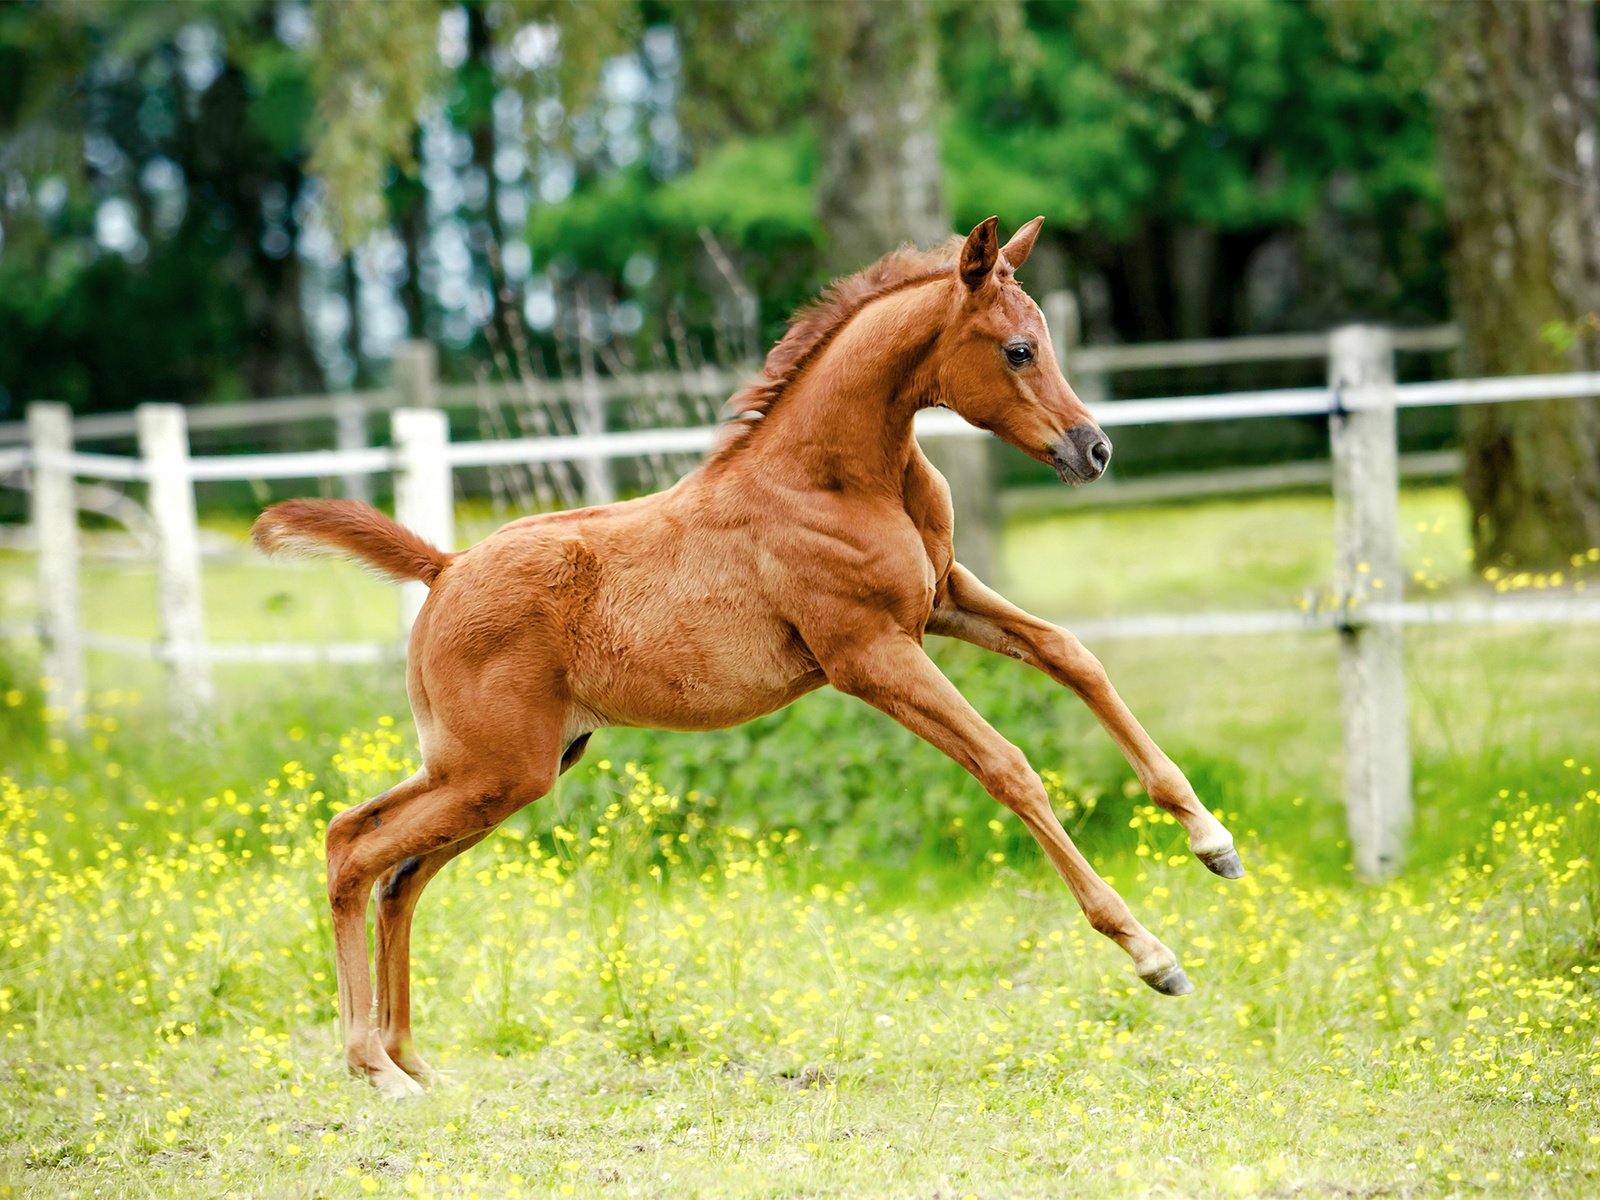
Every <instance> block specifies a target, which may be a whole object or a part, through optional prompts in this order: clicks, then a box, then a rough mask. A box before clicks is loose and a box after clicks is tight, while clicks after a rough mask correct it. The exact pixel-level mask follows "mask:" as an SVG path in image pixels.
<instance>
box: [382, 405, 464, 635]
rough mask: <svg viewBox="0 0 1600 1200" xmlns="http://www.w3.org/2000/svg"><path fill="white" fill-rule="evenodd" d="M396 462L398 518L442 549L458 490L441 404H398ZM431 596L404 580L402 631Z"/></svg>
mask: <svg viewBox="0 0 1600 1200" xmlns="http://www.w3.org/2000/svg"><path fill="white" fill-rule="evenodd" d="M393 430H394V448H395V454H396V456H397V458H398V460H399V461H398V462H397V463H396V465H395V476H394V512H395V519H396V520H398V521H399V522H400V524H402V525H404V526H405V527H406V528H408V529H410V530H412V531H413V532H415V533H418V534H420V535H421V536H422V537H425V538H427V539H428V541H430V542H432V543H433V544H434V545H436V546H438V547H439V548H440V549H441V550H450V549H452V548H453V547H454V546H455V536H456V535H455V490H454V486H453V481H452V479H451V473H450V462H449V460H448V459H447V458H445V448H446V447H447V446H448V445H449V444H450V425H449V422H448V421H446V419H445V415H444V413H443V412H441V411H440V410H439V409H437V408H399V409H396V410H395V412H394V417H393ZM427 598H428V585H427V584H425V583H404V584H401V585H400V632H401V636H403V637H404V636H409V635H410V633H411V625H412V622H414V621H415V620H416V619H417V613H419V612H421V611H422V602H423V601H424V600H426V599H427Z"/></svg>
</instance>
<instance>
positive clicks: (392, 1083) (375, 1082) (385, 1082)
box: [346, 1062, 427, 1100]
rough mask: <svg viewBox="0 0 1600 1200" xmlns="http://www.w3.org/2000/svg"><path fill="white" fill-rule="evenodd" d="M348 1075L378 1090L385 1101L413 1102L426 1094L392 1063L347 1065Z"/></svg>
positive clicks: (413, 1080) (420, 1086)
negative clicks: (370, 1065) (362, 1080)
mask: <svg viewBox="0 0 1600 1200" xmlns="http://www.w3.org/2000/svg"><path fill="white" fill-rule="evenodd" d="M346 1065H347V1066H348V1067H349V1070H350V1074H352V1075H354V1076H355V1077H356V1078H357V1079H365V1080H366V1081H367V1082H368V1083H370V1084H371V1085H372V1086H373V1087H375V1088H377V1089H378V1094H379V1095H380V1096H382V1097H383V1098H384V1099H385V1100H414V1099H416V1098H417V1097H418V1096H424V1095H426V1094H427V1093H426V1092H425V1091H424V1090H423V1087H422V1085H421V1084H420V1083H418V1082H417V1081H416V1080H415V1079H413V1078H411V1076H409V1075H407V1074H406V1073H405V1072H404V1071H402V1070H401V1069H400V1068H399V1067H397V1066H395V1065H394V1063H392V1062H384V1063H382V1064H381V1065H379V1066H372V1067H369V1066H367V1065H365V1064H363V1063H348V1064H346Z"/></svg>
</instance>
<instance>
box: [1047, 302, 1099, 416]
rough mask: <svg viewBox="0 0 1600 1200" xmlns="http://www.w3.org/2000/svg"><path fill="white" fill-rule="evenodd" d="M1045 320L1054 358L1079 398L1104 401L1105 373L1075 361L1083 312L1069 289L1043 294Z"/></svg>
mask: <svg viewBox="0 0 1600 1200" xmlns="http://www.w3.org/2000/svg"><path fill="white" fill-rule="evenodd" d="M1044 323H1045V326H1046V328H1048V329H1049V330H1050V340H1051V342H1053V343H1054V344H1055V348H1056V362H1057V363H1059V364H1060V366H1061V373H1062V374H1063V375H1065V376H1066V377H1067V382H1068V383H1069V384H1071V385H1072V390H1073V391H1074V392H1076V393H1077V394H1078V399H1080V400H1082V401H1083V402H1084V403H1085V404H1091V405H1092V404H1099V403H1101V402H1102V401H1104V400H1105V399H1106V397H1107V395H1108V393H1107V390H1106V377H1105V375H1104V373H1102V372H1100V371H1090V370H1085V369H1084V368H1083V367H1082V366H1081V365H1080V363H1079V361H1078V359H1079V352H1080V351H1081V350H1082V349H1083V314H1082V312H1081V311H1080V310H1079V308H1078V298H1077V297H1076V296H1074V295H1073V294H1072V293H1071V292H1065V291H1062V292H1051V293H1050V294H1049V295H1047V296H1046V297H1045V298H1044Z"/></svg>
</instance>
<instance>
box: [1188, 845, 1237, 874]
mask: <svg viewBox="0 0 1600 1200" xmlns="http://www.w3.org/2000/svg"><path fill="white" fill-rule="evenodd" d="M1195 857H1196V858H1198V859H1199V860H1200V861H1201V862H1202V863H1204V864H1205V867H1206V870H1208V871H1210V872H1211V873H1212V874H1213V875H1221V876H1222V877H1223V878H1224V879H1243V878H1244V864H1243V863H1242V862H1240V861H1239V852H1238V851H1237V850H1235V849H1234V848H1233V847H1232V846H1229V847H1228V848H1227V849H1226V850H1212V851H1209V852H1208V853H1205V854H1201V853H1200V852H1199V851H1196V852H1195Z"/></svg>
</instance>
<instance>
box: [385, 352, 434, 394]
mask: <svg viewBox="0 0 1600 1200" xmlns="http://www.w3.org/2000/svg"><path fill="white" fill-rule="evenodd" d="M390 371H391V376H392V380H393V384H394V389H395V391H396V392H398V393H399V396H400V403H399V404H398V405H397V406H396V407H399V408H438V407H439V350H438V347H436V346H435V345H434V344H433V343H432V342H422V341H411V342H401V343H400V344H399V345H398V346H396V347H395V348H394V361H393V363H392V364H391V366H390Z"/></svg>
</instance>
